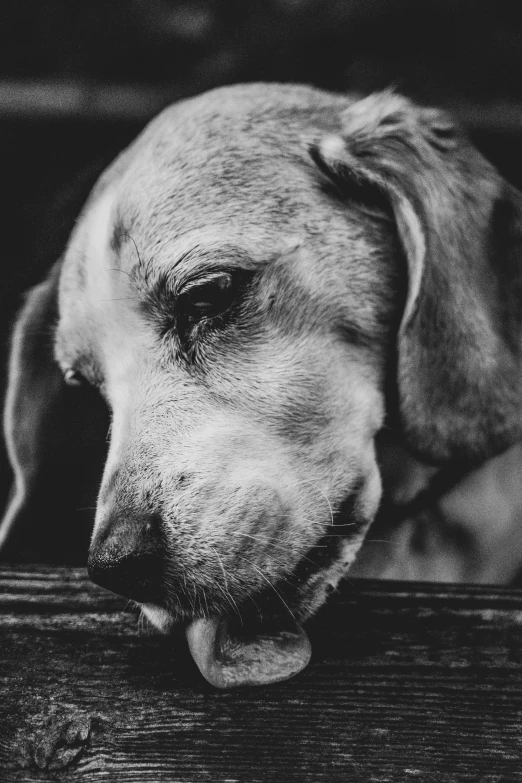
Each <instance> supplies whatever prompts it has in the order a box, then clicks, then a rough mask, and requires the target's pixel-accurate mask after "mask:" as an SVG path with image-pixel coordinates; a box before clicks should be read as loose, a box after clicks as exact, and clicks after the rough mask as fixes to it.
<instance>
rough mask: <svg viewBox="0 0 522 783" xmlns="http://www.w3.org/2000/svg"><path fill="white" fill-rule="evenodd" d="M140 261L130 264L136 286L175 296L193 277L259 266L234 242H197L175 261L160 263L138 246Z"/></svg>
mask: <svg viewBox="0 0 522 783" xmlns="http://www.w3.org/2000/svg"><path fill="white" fill-rule="evenodd" d="M136 255H137V261H136V262H135V263H134V265H133V266H132V268H131V271H130V276H131V278H132V281H133V283H134V285H135V286H136V288H137V289H138V290H139V291H141V292H143V293H148V294H151V295H153V294H157V295H161V296H163V295H165V294H168V295H169V296H176V295H177V294H178V292H179V290H180V289H181V288H182V287H183V286H184V285H185V284H186V283H187V282H188V281H189V280H192V279H196V278H198V277H204V276H205V275H206V274H209V273H211V272H214V271H219V270H220V269H223V270H225V269H227V270H228V269H231V270H233V269H248V270H254V269H257V268H259V266H260V264H259V262H255V261H253V259H252V258H251V257H250V256H249V255H248V254H247V253H246V251H245V250H243V249H242V248H239V247H237V246H234V245H228V246H223V245H221V246H219V247H203V246H200V245H196V246H194V247H192V248H190V249H189V250H187V251H186V252H185V253H183V254H182V255H180V256H179V257H178V258H176V259H175V260H174V261H173V262H172V265H170V266H166V265H165V262H163V263H158V262H157V261H156V259H155V257H154V256H152V257H150V258H147V257H144V256H142V255H140V253H139V251H138V248H136Z"/></svg>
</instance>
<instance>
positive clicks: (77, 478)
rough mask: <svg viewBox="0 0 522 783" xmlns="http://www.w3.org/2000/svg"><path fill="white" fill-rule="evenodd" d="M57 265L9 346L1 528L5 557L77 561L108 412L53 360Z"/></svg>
mask: <svg viewBox="0 0 522 783" xmlns="http://www.w3.org/2000/svg"><path fill="white" fill-rule="evenodd" d="M60 269H61V263H60V262H58V263H57V264H55V266H54V267H53V268H52V270H51V273H50V275H49V277H48V278H47V280H46V281H45V282H43V283H41V284H40V285H38V286H36V287H35V288H33V289H32V290H31V291H29V293H28V294H27V296H26V299H25V303H24V305H23V307H22V309H21V311H20V313H19V315H18V318H17V321H16V324H15V327H14V330H13V335H12V341H11V353H10V360H9V370H8V385H7V394H6V400H5V407H4V434H5V440H6V446H7V453H8V457H9V461H10V464H11V467H12V470H13V477H14V485H13V489H12V491H11V495H10V498H9V502H8V505H7V509H6V512H5V515H4V518H3V520H2V522H1V524H0V553H1V555H2V557H3V558H7V559H23V560H47V561H50V562H82V561H83V560H85V559H86V555H87V548H88V541H89V533H90V527H91V525H92V514H93V511H92V510H90V511H87V510H83V511H82V509H85V507H86V506H90V507H91V509H92V507H93V505H94V500H95V497H96V489H97V484H98V481H99V476H100V475H101V470H102V466H103V457H104V453H105V448H106V447H105V436H106V433H107V428H108V424H107V414H106V412H105V409H104V405H103V403H102V402H101V400H98V399H96V398H95V397H94V394H93V393H92V392H89V391H88V390H85V391H84V390H83V389H72V388H69V387H68V386H66V384H65V383H64V381H63V378H62V374H61V372H60V370H59V368H58V366H57V364H56V363H55V361H54V356H53V339H54V327H55V323H56V319H57V289H58V281H59V276H60Z"/></svg>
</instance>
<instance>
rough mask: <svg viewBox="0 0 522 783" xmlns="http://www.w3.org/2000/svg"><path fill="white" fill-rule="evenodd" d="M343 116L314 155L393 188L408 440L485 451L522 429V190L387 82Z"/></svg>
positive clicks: (373, 185) (430, 449) (365, 182)
mask: <svg viewBox="0 0 522 783" xmlns="http://www.w3.org/2000/svg"><path fill="white" fill-rule="evenodd" d="M342 122H343V132H342V135H339V136H329V137H327V138H326V139H323V140H322V141H321V142H319V143H318V144H317V145H315V146H314V147H313V148H312V149H311V154H312V157H313V158H314V160H315V161H316V163H317V164H318V165H319V166H320V168H321V169H322V170H323V172H325V173H327V174H328V175H329V176H330V177H331V178H332V179H334V181H336V182H337V183H338V184H339V185H340V186H341V187H343V185H346V186H347V187H348V186H350V188H351V192H352V193H353V192H354V191H355V192H356V191H357V188H359V189H361V191H362V192H363V193H364V198H365V199H366V200H368V198H371V192H372V191H373V193H374V195H375V197H376V203H378V201H379V199H380V200H381V201H382V200H383V199H385V200H386V202H387V205H388V207H391V210H392V212H393V217H394V219H395V223H396V226H397V232H398V235H399V239H400V242H401V244H402V248H403V250H404V254H405V256H406V260H407V267H408V275H409V283H408V290H409V293H408V297H407V301H406V306H405V310H404V315H403V318H402V323H401V326H400V329H399V334H398V356H397V376H398V378H397V380H398V395H399V400H398V405H399V411H400V413H399V415H400V418H401V424H402V429H403V431H404V435H405V437H406V442H407V443H408V445H409V446H410V448H412V449H413V450H414V451H415V452H416V453H417V454H418V455H420V456H421V457H423V458H424V459H428V460H430V461H434V462H437V463H439V462H443V461H447V460H452V459H461V460H462V459H464V460H469V461H480V460H483V459H485V458H487V457H488V456H491V455H492V454H494V453H496V452H499V451H501V450H503V449H505V448H507V447H508V446H509V445H510V444H512V443H513V442H514V441H516V440H517V439H520V438H521V437H522V361H521V358H522V357H521V352H522V335H521V331H522V330H521V320H522V195H521V194H520V193H519V192H518V191H517V190H516V189H515V188H513V187H511V186H510V185H508V183H506V182H505V181H504V180H503V179H502V177H501V176H500V175H499V173H498V172H497V171H496V170H495V169H494V168H493V167H492V166H491V165H490V164H489V163H488V162H487V161H486V160H485V159H484V158H483V157H482V156H481V155H480V153H479V152H478V151H477V150H476V149H475V148H474V147H473V146H472V145H471V144H470V143H469V142H468V141H467V139H466V138H465V136H464V135H463V134H462V133H461V132H460V131H459V130H458V129H457V128H456V127H455V125H454V124H453V123H452V121H451V120H450V119H449V118H448V117H447V116H446V115H445V114H444V113H443V112H440V111H437V110H434V109H423V108H419V107H416V106H414V105H413V104H412V103H411V102H410V101H408V100H407V99H405V98H402V97H400V96H397V95H395V94H393V93H390V92H384V93H379V94H376V95H372V96H369V97H368V98H365V99H363V100H361V101H358V102H357V103H354V104H352V105H351V106H350V107H349V108H348V109H347V110H346V111H345V112H344V114H343V116H342Z"/></svg>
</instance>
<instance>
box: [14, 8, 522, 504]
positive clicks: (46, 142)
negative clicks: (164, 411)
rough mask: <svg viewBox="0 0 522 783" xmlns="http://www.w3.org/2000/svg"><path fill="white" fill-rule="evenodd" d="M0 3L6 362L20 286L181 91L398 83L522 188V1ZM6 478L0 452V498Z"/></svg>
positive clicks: (41, 269)
mask: <svg viewBox="0 0 522 783" xmlns="http://www.w3.org/2000/svg"><path fill="white" fill-rule="evenodd" d="M2 9H3V10H2V11H0V148H1V150H2V153H3V155H2V157H3V160H2V168H1V172H2V191H3V199H2V201H3V204H2V211H1V214H2V216H3V221H2V235H1V239H2V242H1V249H2V262H1V263H2V285H1V287H0V296H1V300H0V331H1V334H2V336H3V341H2V352H1V356H0V359H1V361H2V366H5V361H6V356H7V345H8V335H9V330H10V325H11V323H12V320H13V317H14V314H15V312H16V309H17V308H18V307H19V305H20V301H21V292H22V291H23V290H24V289H26V288H27V287H28V286H30V285H32V284H34V283H36V282H38V281H39V280H40V279H41V278H42V277H43V276H44V275H45V270H46V269H47V268H48V266H50V264H51V263H52V261H53V260H54V259H55V258H56V257H57V256H58V255H59V254H60V252H61V250H62V249H63V246H64V243H65V241H66V238H67V235H68V232H69V231H70V228H71V226H72V223H73V221H74V217H75V214H76V213H77V211H78V208H79V207H80V205H81V203H82V201H83V199H84V198H85V196H86V195H87V193H88V190H89V188H90V186H91V185H92V183H93V181H94V180H95V178H96V176H97V174H98V173H99V172H100V171H101V170H102V169H103V167H104V166H105V165H106V164H107V163H108V162H109V161H110V160H111V159H112V158H113V157H114V156H115V154H116V153H117V152H118V151H119V150H120V149H121V148H122V147H123V146H125V145H126V144H127V143H128V142H129V141H130V140H131V139H132V138H133V137H134V136H135V135H136V134H137V132H138V131H139V130H140V129H141V128H142V127H143V126H144V124H145V123H146V122H147V120H148V119H149V118H151V117H152V116H153V115H154V114H155V113H156V112H157V111H159V110H160V109H161V108H162V107H163V106H165V105H166V104H168V103H170V102H171V101H173V100H176V99H179V98H181V97H184V96H188V95H191V94H194V93H197V92H200V91H202V90H205V89H208V88H211V87H214V86H217V85H220V84H228V83H233V82H238V81H252V80H277V81H299V82H308V83H311V84H315V85H317V86H320V87H325V88H329V89H333V90H340V91H356V92H362V93H366V92H368V91H371V90H375V89H379V88H382V87H385V86H388V85H390V84H392V85H394V86H395V87H396V88H397V89H399V90H400V91H401V92H403V93H405V94H406V95H408V96H410V97H412V98H414V99H416V100H418V101H420V102H422V103H428V104H435V105H441V106H445V107H447V108H449V109H450V110H451V111H453V112H454V113H455V114H456V115H457V116H458V117H459V118H460V119H461V120H462V121H463V122H464V124H465V125H466V126H467V127H468V129H469V131H470V133H471V135H472V137H473V139H474V141H475V142H476V143H477V144H478V146H479V147H480V148H481V149H482V150H483V151H484V152H485V153H486V155H488V156H489V157H490V158H491V159H492V160H493V161H494V162H495V163H496V164H497V166H498V167H499V168H500V169H501V170H502V172H503V173H504V174H505V176H507V178H508V179H510V180H511V181H512V182H513V183H514V184H516V185H518V186H522V155H521V152H520V141H521V138H520V137H521V134H522V46H521V33H522V3H518V4H517V3H515V2H513V0H509V2H507V1H505V0H438V1H437V0H422V2H419V0H267V1H263V0H184V1H183V0H127V2H114V1H112V2H111V0H89V1H88V2H87V0H85V1H84V2H83V3H72V2H71V0H50V2H43V3H42V2H35V0H4V2H3V4H2ZM4 376H5V373H2V376H1V378H0V382H1V388H2V390H3V386H4V385H5V382H4V380H3V378H4ZM9 484H10V474H9V469H8V466H7V462H6V458H5V455H4V454H3V453H0V502H3V499H4V498H5V496H6V493H7V489H8V486H9Z"/></svg>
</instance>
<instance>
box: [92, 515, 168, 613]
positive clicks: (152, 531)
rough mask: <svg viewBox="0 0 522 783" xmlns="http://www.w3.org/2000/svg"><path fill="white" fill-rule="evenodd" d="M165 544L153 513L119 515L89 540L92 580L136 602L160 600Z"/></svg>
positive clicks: (108, 521)
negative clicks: (90, 541)
mask: <svg viewBox="0 0 522 783" xmlns="http://www.w3.org/2000/svg"><path fill="white" fill-rule="evenodd" d="M164 557H165V543H164V540H163V534H162V529H161V521H160V520H159V518H157V517H155V516H148V515H141V516H140V515H138V516H137V515H135V514H119V515H118V516H117V517H112V518H109V519H108V520H107V522H106V523H105V524H104V525H103V528H102V529H101V530H99V531H98V533H97V534H96V535H95V538H94V540H93V542H92V545H91V548H90V552H89V558H88V561H87V568H88V571H89V577H90V578H91V579H92V581H93V582H95V583H96V584H98V585H100V586H101V587H105V588H107V589H108V590H111V591H112V592H113V593H118V594H119V595H123V596H125V598H130V599H132V600H134V601H139V602H159V601H160V599H161V594H162V580H163V569H164Z"/></svg>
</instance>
